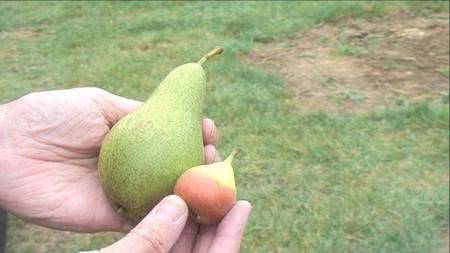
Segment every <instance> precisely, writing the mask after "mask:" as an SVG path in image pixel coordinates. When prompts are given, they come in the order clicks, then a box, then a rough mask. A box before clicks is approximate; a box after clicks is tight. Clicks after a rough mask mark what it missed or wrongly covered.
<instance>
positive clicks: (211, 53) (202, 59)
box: [197, 47, 223, 65]
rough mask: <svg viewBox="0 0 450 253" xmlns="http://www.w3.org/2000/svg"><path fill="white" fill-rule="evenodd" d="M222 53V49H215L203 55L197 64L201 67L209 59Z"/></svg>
mask: <svg viewBox="0 0 450 253" xmlns="http://www.w3.org/2000/svg"><path fill="white" fill-rule="evenodd" d="M222 52H223V49H222V48H221V47H215V48H214V49H213V50H211V51H209V53H207V54H205V56H203V57H202V58H201V59H200V60H199V61H198V62H197V63H198V64H200V65H202V64H203V63H205V62H206V61H207V60H208V59H209V58H211V57H213V56H215V55H218V54H221V53H222Z"/></svg>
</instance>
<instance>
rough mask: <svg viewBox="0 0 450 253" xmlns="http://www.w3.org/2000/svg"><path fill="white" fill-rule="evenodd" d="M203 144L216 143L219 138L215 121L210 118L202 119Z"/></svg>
mask: <svg viewBox="0 0 450 253" xmlns="http://www.w3.org/2000/svg"><path fill="white" fill-rule="evenodd" d="M202 133H203V144H204V145H205V146H206V145H208V144H215V143H216V142H217V140H218V139H219V132H218V131H217V127H216V125H215V124H214V121H212V120H211V119H208V118H204V119H203V120H202Z"/></svg>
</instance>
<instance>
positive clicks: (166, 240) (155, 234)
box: [102, 195, 188, 253]
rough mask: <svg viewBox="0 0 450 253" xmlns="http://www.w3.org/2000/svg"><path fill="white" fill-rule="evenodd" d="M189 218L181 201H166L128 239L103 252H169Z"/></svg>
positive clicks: (177, 198) (165, 199)
mask: <svg viewBox="0 0 450 253" xmlns="http://www.w3.org/2000/svg"><path fill="white" fill-rule="evenodd" d="M187 217H188V209H187V206H186V203H184V201H183V200H182V199H181V198H180V197H178V196H175V195H170V196H168V197H165V198H164V199H163V200H162V201H161V202H160V203H159V204H158V205H157V206H156V207H155V208H153V210H152V211H151V212H150V213H149V214H148V215H147V216H146V217H145V218H144V219H143V220H142V221H141V222H140V223H139V224H138V225H137V226H136V227H135V228H134V229H133V230H131V232H130V233H128V235H127V236H126V237H124V238H122V239H121V240H120V241H118V242H116V243H114V244H113V245H111V246H109V247H107V248H104V249H103V250H102V252H103V251H104V252H135V253H141V252H169V250H170V249H171V248H172V246H173V245H174V244H175V242H176V241H177V239H178V237H179V236H180V234H181V232H182V230H183V227H184V225H185V223H186V219H187Z"/></svg>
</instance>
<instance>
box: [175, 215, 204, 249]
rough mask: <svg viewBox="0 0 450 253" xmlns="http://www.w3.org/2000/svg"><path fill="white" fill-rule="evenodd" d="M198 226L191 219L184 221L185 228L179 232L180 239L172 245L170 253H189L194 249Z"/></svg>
mask: <svg viewBox="0 0 450 253" xmlns="http://www.w3.org/2000/svg"><path fill="white" fill-rule="evenodd" d="M197 231H198V224H197V223H196V222H194V221H193V220H192V219H191V218H188V219H187V221H186V226H185V227H184V229H183V231H182V232H181V235H180V238H178V241H177V242H176V243H175V245H173V247H172V250H171V251H170V252H171V253H184V252H191V251H192V247H194V243H195V240H196V237H197Z"/></svg>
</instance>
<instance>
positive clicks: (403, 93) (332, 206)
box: [0, 2, 449, 253]
mask: <svg viewBox="0 0 450 253" xmlns="http://www.w3.org/2000/svg"><path fill="white" fill-rule="evenodd" d="M448 8H449V5H448V2H381V3H375V2H339V3H338V2H315V3H314V2H191V3H189V2H168V3H166V2H154V3H145V2H130V3H121V2H94V3H92V2H90V3H89V2H82V3H76V2H46V3H43V2H40V3H38V2H1V3H0V103H6V102H8V101H11V100H14V99H17V98H19V97H20V96H22V95H25V94H27V93H29V92H32V91H39V90H51V89H65V88H71V87H82V86H98V87H101V88H103V89H106V90H108V91H110V92H113V93H115V94H118V95H121V96H125V97H129V98H133V99H138V100H145V99H146V98H147V97H148V96H149V95H150V94H151V92H152V91H153V89H154V88H155V87H156V86H157V85H158V84H159V82H160V81H161V80H162V79H163V78H164V76H165V75H166V74H168V73H169V72H170V71H171V70H172V69H173V68H174V67H176V66H178V65H180V64H183V63H186V62H192V61H197V60H198V59H199V58H200V57H201V56H202V55H203V54H204V53H206V52H207V51H209V50H210V49H211V48H212V47H213V46H215V45H221V46H222V47H224V49H225V53H224V54H223V55H221V56H220V57H217V58H215V59H214V60H213V61H211V62H210V63H208V64H207V66H206V71H207V75H208V79H209V80H208V82H209V83H210V86H211V88H210V90H209V92H208V96H207V101H206V107H205V110H204V112H205V115H207V116H208V117H210V118H212V119H214V120H215V122H216V124H217V125H218V126H219V129H220V132H221V136H222V142H221V143H220V144H219V145H218V146H217V147H218V149H219V151H221V152H222V153H223V154H225V153H228V152H229V151H230V150H231V148H232V147H233V146H236V145H239V146H240V147H241V148H242V149H243V153H242V155H241V156H240V158H239V159H237V163H236V168H237V169H236V181H237V184H238V195H239V198H241V199H248V200H250V201H251V202H252V204H253V206H254V212H253V215H252V217H251V220H250V221H249V224H248V227H247V230H246V234H245V239H244V241H243V245H242V251H243V252H438V253H442V252H448V236H449V234H448V233H449V232H448V226H449V11H448ZM120 237H121V235H120V234H117V233H97V234H78V233H71V232H61V231H54V230H50V229H46V228H43V227H39V226H35V225H31V224H28V223H26V222H24V221H22V220H20V219H17V218H15V217H13V216H9V219H8V231H7V241H6V252H74V251H77V250H90V249H98V248H101V247H103V246H106V245H108V244H110V243H112V242H114V241H115V240H117V239H118V238H120Z"/></svg>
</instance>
